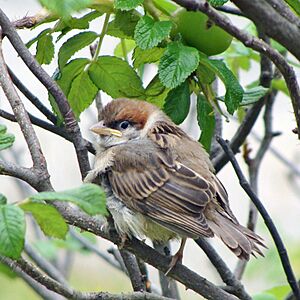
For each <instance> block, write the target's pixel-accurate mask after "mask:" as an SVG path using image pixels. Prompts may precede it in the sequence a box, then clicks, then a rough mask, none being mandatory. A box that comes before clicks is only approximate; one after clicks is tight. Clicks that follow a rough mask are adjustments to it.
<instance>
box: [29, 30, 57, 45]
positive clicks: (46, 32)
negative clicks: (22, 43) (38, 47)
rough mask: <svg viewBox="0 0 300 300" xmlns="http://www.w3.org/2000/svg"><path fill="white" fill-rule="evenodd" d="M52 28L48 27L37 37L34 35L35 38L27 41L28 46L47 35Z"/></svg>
mask: <svg viewBox="0 0 300 300" xmlns="http://www.w3.org/2000/svg"><path fill="white" fill-rule="evenodd" d="M51 31H52V29H51V28H47V29H44V30H43V31H41V32H40V33H39V34H38V35H37V36H36V37H34V38H33V39H31V40H29V41H28V42H27V43H26V47H27V48H30V47H31V46H32V45H33V44H34V43H36V42H37V41H38V40H39V39H40V38H42V37H43V36H45V35H46V34H48V33H51Z"/></svg>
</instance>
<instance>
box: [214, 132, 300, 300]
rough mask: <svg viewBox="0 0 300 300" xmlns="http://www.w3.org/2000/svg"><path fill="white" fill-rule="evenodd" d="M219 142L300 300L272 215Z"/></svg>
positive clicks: (232, 156) (224, 144)
mask: <svg viewBox="0 0 300 300" xmlns="http://www.w3.org/2000/svg"><path fill="white" fill-rule="evenodd" d="M218 142H219V143H220V145H221V147H222V148H223V150H224V152H225V153H226V154H227V155H228V157H229V159H230V162H231V164H232V166H233V168H234V170H235V172H236V174H237V177H238V178H239V182H240V185H241V187H242V188H243V189H244V191H245V192H246V193H247V195H248V196H249V197H250V199H251V200H252V202H253V203H254V205H255V206H256V208H257V209H258V211H259V213H260V214H261V216H262V217H263V219H264V222H265V224H266V226H267V228H268V230H269V231H270V234H271V236H272V238H273V240H274V243H275V245H276V248H277V251H278V254H279V257H280V259H281V263H282V266H283V269H284V272H285V274H286V277H287V280H288V283H289V285H290V286H291V288H292V290H293V293H294V295H295V297H296V299H297V300H300V290H299V287H298V285H297V281H296V278H295V275H294V273H293V270H292V267H291V264H290V261H289V257H288V254H287V251H286V249H285V246H284V244H283V242H282V239H281V237H280V235H279V233H278V231H277V229H276V227H275V224H274V223H273V221H272V219H271V217H270V215H269V214H268V212H267V210H266V209H265V207H264V206H263V204H262V202H261V201H260V200H259V198H258V197H257V196H256V194H255V193H254V192H253V190H252V189H251V187H250V185H249V183H248V182H247V180H246V178H245V176H244V175H243V173H242V171H241V169H240V167H239V165H238V163H237V161H236V158H235V157H234V154H233V152H232V150H231V149H230V147H229V145H228V143H227V142H225V141H224V140H223V139H222V138H220V137H218Z"/></svg>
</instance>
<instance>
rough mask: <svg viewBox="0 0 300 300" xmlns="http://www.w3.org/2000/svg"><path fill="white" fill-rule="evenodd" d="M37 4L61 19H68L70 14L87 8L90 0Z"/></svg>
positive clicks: (45, 1)
mask: <svg viewBox="0 0 300 300" xmlns="http://www.w3.org/2000/svg"><path fill="white" fill-rule="evenodd" d="M39 2H40V3H41V4H42V6H43V7H45V8H47V9H48V10H49V11H50V12H51V13H53V14H55V15H58V16H61V17H62V18H70V17H71V13H73V12H75V11H79V10H82V9H84V8H87V7H88V6H89V5H90V4H91V3H92V0H80V1H78V0H39Z"/></svg>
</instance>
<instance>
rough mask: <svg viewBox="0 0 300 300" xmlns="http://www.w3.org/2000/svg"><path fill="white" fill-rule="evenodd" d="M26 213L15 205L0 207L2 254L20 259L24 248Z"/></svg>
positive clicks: (0, 243)
mask: <svg viewBox="0 0 300 300" xmlns="http://www.w3.org/2000/svg"><path fill="white" fill-rule="evenodd" d="M25 228H26V226H25V218H24V212H23V211H22V209H20V208H19V207H17V206H14V205H1V206H0V233H1V234H0V254H1V255H4V256H8V257H10V258H13V259H18V258H20V256H21V252H22V250H23V248H24V238H25Z"/></svg>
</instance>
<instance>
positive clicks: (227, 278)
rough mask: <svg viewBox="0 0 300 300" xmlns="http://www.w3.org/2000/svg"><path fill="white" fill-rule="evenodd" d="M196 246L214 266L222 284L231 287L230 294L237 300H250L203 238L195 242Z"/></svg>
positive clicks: (242, 287)
mask: <svg viewBox="0 0 300 300" xmlns="http://www.w3.org/2000/svg"><path fill="white" fill-rule="evenodd" d="M195 242H196V243H197V245H198V246H199V247H200V248H201V249H202V250H203V251H204V252H205V254H206V255H207V257H208V258H209V260H210V262H211V263H212V264H213V265H214V267H215V268H216V270H217V271H218V273H219V275H220V276H221V278H222V280H223V282H224V283H226V284H227V285H228V286H230V287H232V289H231V292H232V293H233V294H234V295H236V296H237V297H238V298H239V299H243V300H251V299H252V298H251V296H250V295H249V294H248V293H247V292H246V290H245V288H244V286H243V285H242V283H241V282H240V281H239V280H238V279H236V277H235V276H234V274H233V273H232V272H231V271H230V269H229V268H228V266H227V265H226V263H225V262H224V261H223V260H222V258H221V257H220V256H219V255H218V253H217V252H216V250H215V249H214V248H213V247H212V246H211V245H210V244H209V242H208V241H206V240H205V239H204V238H199V239H197V240H195Z"/></svg>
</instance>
